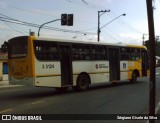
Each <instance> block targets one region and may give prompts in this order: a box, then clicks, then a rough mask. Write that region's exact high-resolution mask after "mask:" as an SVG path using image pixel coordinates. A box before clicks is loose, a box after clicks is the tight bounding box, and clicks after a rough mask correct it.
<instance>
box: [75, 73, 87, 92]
mask: <svg viewBox="0 0 160 123" xmlns="http://www.w3.org/2000/svg"><path fill="white" fill-rule="evenodd" d="M89 83H90V79H89V76H88V75H87V74H84V73H82V74H80V75H78V78H77V85H76V86H75V87H73V89H74V90H76V91H85V90H87V89H88V88H89Z"/></svg>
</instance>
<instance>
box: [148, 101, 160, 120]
mask: <svg viewBox="0 0 160 123" xmlns="http://www.w3.org/2000/svg"><path fill="white" fill-rule="evenodd" d="M158 110H160V102H159V103H158V105H157V107H156V109H155V114H157V112H158ZM146 123H149V120H147V122H146Z"/></svg>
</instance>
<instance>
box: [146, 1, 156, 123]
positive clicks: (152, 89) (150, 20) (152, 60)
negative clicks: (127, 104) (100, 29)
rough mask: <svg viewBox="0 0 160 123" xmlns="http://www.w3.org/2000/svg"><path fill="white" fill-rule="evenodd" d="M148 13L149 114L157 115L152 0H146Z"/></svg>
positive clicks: (153, 122)
mask: <svg viewBox="0 0 160 123" xmlns="http://www.w3.org/2000/svg"><path fill="white" fill-rule="evenodd" d="M146 3H147V14H148V29H149V42H150V83H149V115H150V116H155V97H156V93H155V87H156V79H155V64H156V63H155V34H154V20H153V6H152V0H146ZM149 123H155V120H149Z"/></svg>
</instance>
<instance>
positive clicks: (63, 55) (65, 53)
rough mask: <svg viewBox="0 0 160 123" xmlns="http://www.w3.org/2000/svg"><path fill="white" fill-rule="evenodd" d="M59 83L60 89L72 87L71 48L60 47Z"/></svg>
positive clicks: (67, 46)
mask: <svg viewBox="0 0 160 123" xmlns="http://www.w3.org/2000/svg"><path fill="white" fill-rule="evenodd" d="M59 50H60V52H59V53H60V54H59V55H60V62H61V82H62V87H63V86H68V85H72V59H71V46H69V45H60V47H59Z"/></svg>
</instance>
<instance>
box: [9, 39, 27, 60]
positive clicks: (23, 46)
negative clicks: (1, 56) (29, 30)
mask: <svg viewBox="0 0 160 123" xmlns="http://www.w3.org/2000/svg"><path fill="white" fill-rule="evenodd" d="M27 39H28V38H27V37H17V38H13V39H11V40H9V43H8V44H9V46H8V47H9V53H8V56H9V58H18V57H25V56H26V55H27V44H28V43H27Z"/></svg>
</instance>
